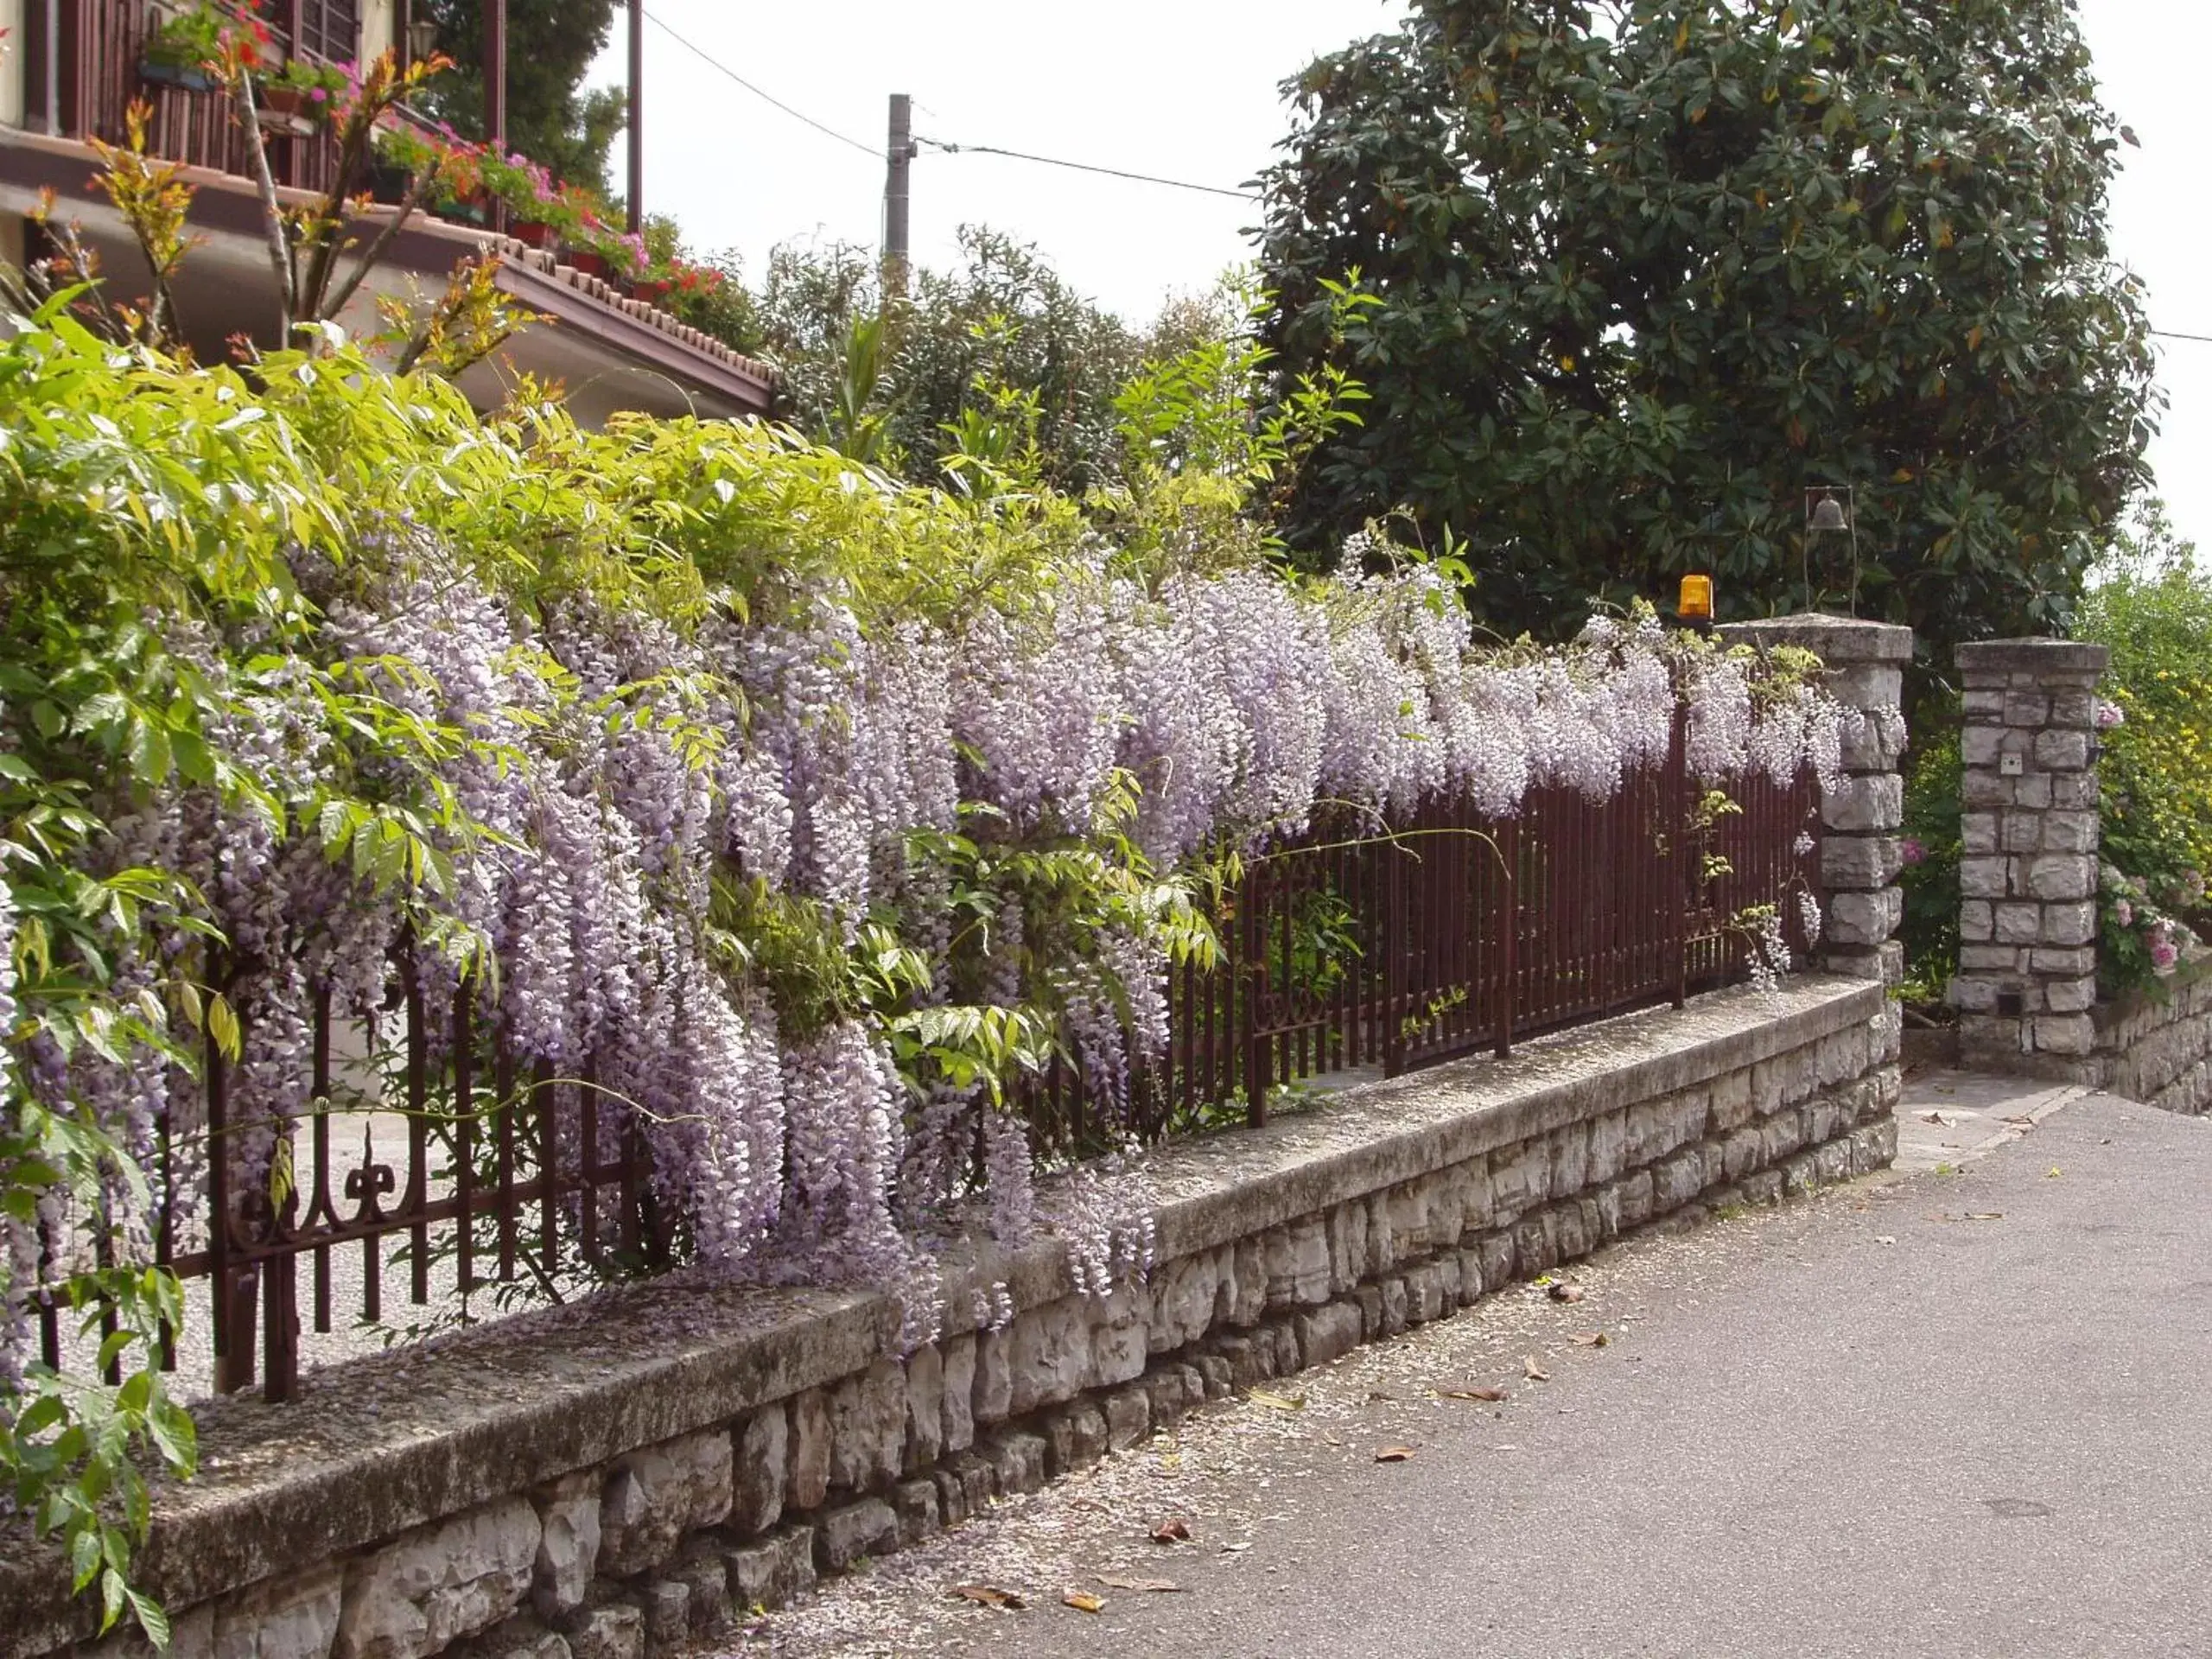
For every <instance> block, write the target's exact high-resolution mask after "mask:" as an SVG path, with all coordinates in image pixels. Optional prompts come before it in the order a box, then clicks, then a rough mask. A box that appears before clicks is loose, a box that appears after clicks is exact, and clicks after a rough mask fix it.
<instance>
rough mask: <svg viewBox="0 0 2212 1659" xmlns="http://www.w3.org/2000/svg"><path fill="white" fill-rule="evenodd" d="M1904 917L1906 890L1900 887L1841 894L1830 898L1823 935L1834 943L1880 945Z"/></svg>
mask: <svg viewBox="0 0 2212 1659" xmlns="http://www.w3.org/2000/svg"><path fill="white" fill-rule="evenodd" d="M1903 920H1904V892H1903V890H1902V889H1900V888H1897V887H1882V888H1879V889H1878V890H1876V891H1875V892H1872V893H1836V894H1834V896H1833V897H1831V898H1830V899H1829V900H1828V918H1827V931H1826V933H1825V934H1824V935H1823V936H1822V937H1823V938H1824V939H1825V941H1826V942H1827V944H1832V945H1853V944H1859V945H1872V944H1881V943H1882V941H1883V940H1885V939H1886V938H1889V937H1890V935H1891V934H1892V933H1894V932H1896V931H1897V924H1898V923H1899V922H1901V921H1903Z"/></svg>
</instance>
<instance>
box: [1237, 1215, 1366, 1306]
mask: <svg viewBox="0 0 2212 1659" xmlns="http://www.w3.org/2000/svg"><path fill="white" fill-rule="evenodd" d="M1394 1231H1395V1226H1394ZM1264 1243H1265V1245H1266V1248H1267V1274H1268V1306H1269V1307H1271V1308H1280V1307H1310V1306H1315V1305H1316V1304H1319V1303H1321V1302H1325V1301H1327V1300H1329V1235H1328V1230H1327V1228H1326V1227H1325V1225H1324V1224H1323V1223H1322V1220H1321V1218H1320V1217H1318V1216H1309V1217H1306V1219H1304V1220H1302V1221H1297V1222H1293V1223H1292V1224H1290V1225H1289V1226H1287V1227H1271V1228H1269V1229H1268V1231H1267V1233H1266V1234H1265V1236H1264Z"/></svg>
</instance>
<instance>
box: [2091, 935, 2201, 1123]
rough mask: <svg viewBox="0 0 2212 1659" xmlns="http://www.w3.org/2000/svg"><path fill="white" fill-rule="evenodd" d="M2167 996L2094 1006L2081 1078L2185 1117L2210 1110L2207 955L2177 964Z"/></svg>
mask: <svg viewBox="0 0 2212 1659" xmlns="http://www.w3.org/2000/svg"><path fill="white" fill-rule="evenodd" d="M2166 993H2167V995H2166V999H2165V1000H2164V1001H2159V1000H2158V998H2156V997H2155V996H2150V995H2135V996H2130V997H2127V998H2126V999H2125V1000H2123V1001H2119V1002H2101V1003H2099V1004H2098V1005H2097V1007H2096V1012H2095V1018H2096V1029H2097V1038H2096V1052H2095V1053H2094V1055H2092V1056H2091V1057H2090V1067H2089V1075H2088V1077H2087V1078H2086V1079H2085V1080H2086V1081H2088V1082H2090V1083H2093V1084H2095V1085H2096V1086H2097V1087H2098V1088H2101V1089H2108V1090H2111V1091H2112V1092H2113V1094H2116V1095H2122V1096H2126V1098H2127V1099H2129V1100H2139V1101H2141V1102H2142V1103H2144V1104H2145V1105H2146V1106H2157V1107H2159V1108H2162V1109H2164V1110H2166V1111H2169V1112H2185V1113H2188V1114H2189V1115H2190V1116H2200V1115H2202V1113H2203V1112H2205V1111H2206V1110H2207V1109H2212V957H2197V958H2196V960H2194V961H2193V962H2190V963H2186V964H2184V965H2183V967H2182V969H2181V970H2180V971H2179V972H2177V974H2175V976H2173V978H2172V979H2171V980H2170V981H2169V982H2167V986H2166Z"/></svg>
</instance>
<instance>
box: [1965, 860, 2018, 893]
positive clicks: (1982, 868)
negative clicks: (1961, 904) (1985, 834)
mask: <svg viewBox="0 0 2212 1659" xmlns="http://www.w3.org/2000/svg"><path fill="white" fill-rule="evenodd" d="M2009 874H2010V872H2009V869H2008V867H2007V864H2006V861H2005V859H2004V858H2002V857H2001V856H1994V855H1993V856H1987V857H1976V858H1966V857H1961V859H1960V860H1959V892H1960V893H1961V894H1963V895H1964V896H1965V897H1967V898H1968V899H2002V898H2004V897H2005V894H2006V892H2007V890H2008V886H2009V882H2008V876H2009Z"/></svg>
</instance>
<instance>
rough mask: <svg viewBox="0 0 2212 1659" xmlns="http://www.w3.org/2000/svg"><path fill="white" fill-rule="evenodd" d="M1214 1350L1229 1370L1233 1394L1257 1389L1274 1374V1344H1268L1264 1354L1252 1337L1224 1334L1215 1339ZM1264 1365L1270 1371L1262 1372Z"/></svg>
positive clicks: (1232, 1333) (1235, 1333)
mask: <svg viewBox="0 0 2212 1659" xmlns="http://www.w3.org/2000/svg"><path fill="white" fill-rule="evenodd" d="M1213 1350H1214V1353H1215V1354H1216V1355H1217V1357H1219V1359H1220V1360H1221V1363H1223V1364H1224V1365H1226V1366H1227V1367H1228V1368H1229V1389H1230V1393H1232V1394H1242V1393H1243V1391H1244V1390H1245V1389H1250V1388H1256V1387H1257V1386H1259V1384H1260V1383H1263V1382H1265V1381H1266V1380H1267V1378H1268V1376H1270V1375H1272V1374H1273V1373H1272V1368H1273V1366H1274V1353H1275V1350H1274V1343H1273V1342H1270V1343H1268V1345H1267V1350H1266V1352H1265V1353H1264V1354H1262V1351H1261V1348H1260V1344H1258V1343H1256V1342H1255V1341H1254V1340H1253V1339H1252V1338H1250V1337H1249V1336H1245V1335H1241V1334H1239V1333H1237V1332H1223V1333H1221V1334H1220V1335H1217V1336H1216V1337H1215V1338H1213ZM1262 1363H1265V1364H1266V1365H1267V1366H1268V1368H1269V1370H1266V1371H1263V1370H1262V1369H1261V1366H1262Z"/></svg>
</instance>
